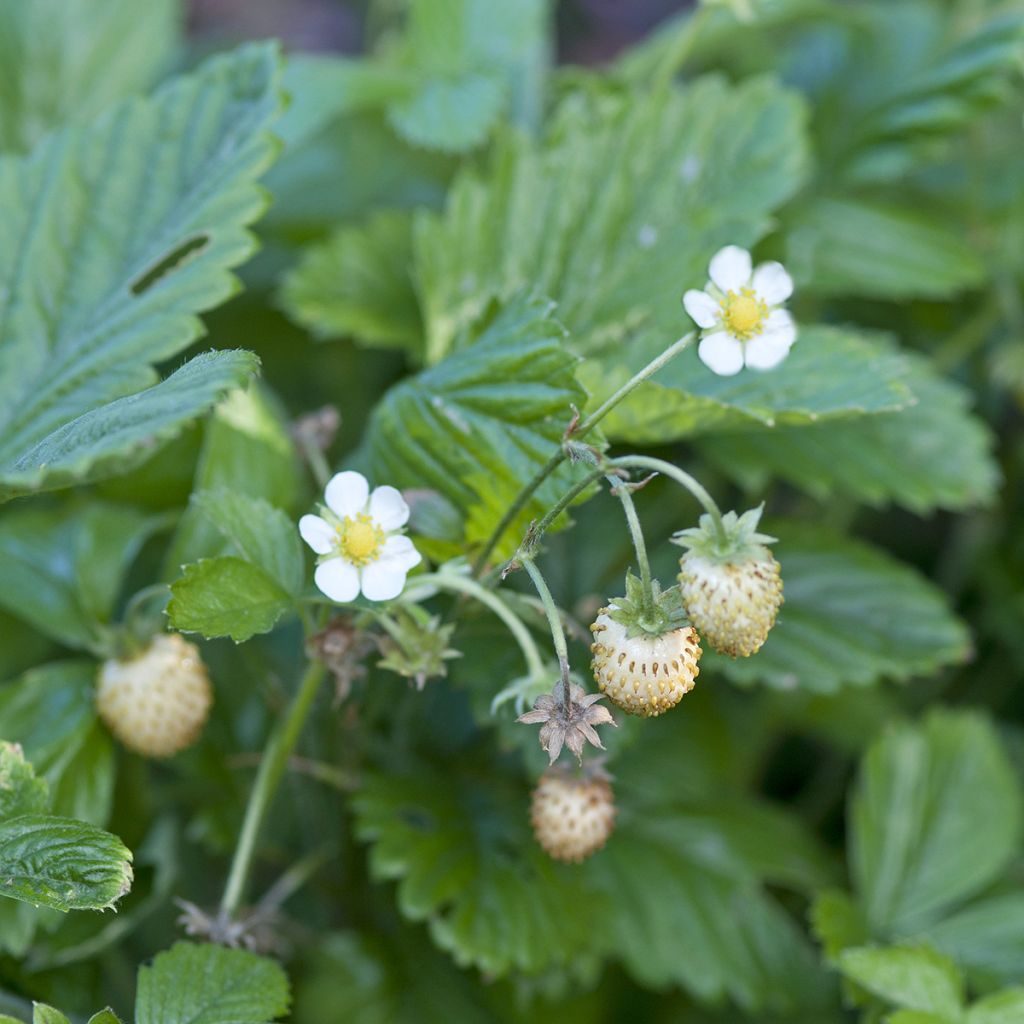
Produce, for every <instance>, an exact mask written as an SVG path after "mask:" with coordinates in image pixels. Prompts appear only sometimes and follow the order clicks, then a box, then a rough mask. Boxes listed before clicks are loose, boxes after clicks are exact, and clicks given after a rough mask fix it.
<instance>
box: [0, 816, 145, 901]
mask: <svg viewBox="0 0 1024 1024" xmlns="http://www.w3.org/2000/svg"><path fill="white" fill-rule="evenodd" d="M131 860H132V855H131V852H130V851H129V850H128V849H127V848H126V847H125V845H124V844H123V843H122V842H121V840H120V839H118V838H117V836H115V835H111V833H109V832H104V831H103V829H100V828H97V827H96V826H95V825H89V824H86V823H85V822H83V821H74V820H73V819H71V818H57V817H52V816H49V815H42V814H24V815H20V816H19V817H16V818H7V819H5V820H3V821H0V895H2V896H9V897H11V898H12V899H16V900H23V901H25V902H26V903H32V904H34V905H35V906H44V907H52V908H53V909H54V910H64V911H67V910H104V909H106V908H108V907H112V906H113V905H114V904H115V903H116V902H117V901H118V900H119V899H120V898H121V897H122V896H123V895H124V894H125V893H126V892H127V891H128V890H129V888H131V884H132V867H131Z"/></svg>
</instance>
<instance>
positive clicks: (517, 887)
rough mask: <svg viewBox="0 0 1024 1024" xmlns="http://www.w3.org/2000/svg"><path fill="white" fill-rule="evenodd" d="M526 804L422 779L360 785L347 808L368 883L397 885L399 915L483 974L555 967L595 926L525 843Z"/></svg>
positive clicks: (488, 788) (477, 780)
mask: <svg viewBox="0 0 1024 1024" xmlns="http://www.w3.org/2000/svg"><path fill="white" fill-rule="evenodd" d="M527 800H528V798H527V794H526V793H525V791H519V790H518V789H517V790H515V791H512V790H511V789H510V788H509V786H508V783H507V782H506V781H503V780H500V779H498V778H495V777H494V775H493V773H489V774H488V775H487V776H486V777H485V776H483V775H480V774H478V775H476V777H474V775H473V774H470V773H459V774H453V775H445V776H444V779H443V780H442V778H441V777H440V776H436V775H434V774H432V773H430V772H429V771H420V772H418V773H417V774H416V775H415V776H408V775H398V774H395V773H394V772H389V773H387V774H374V775H372V776H367V777H365V778H364V784H363V786H362V788H361V789H360V791H359V793H358V794H357V795H356V797H355V800H354V805H355V810H356V822H357V824H356V830H357V834H358V835H359V837H360V838H361V839H363V840H366V841H369V842H371V843H372V844H373V845H372V848H371V850H370V867H371V870H372V872H373V875H374V877H376V878H377V879H395V880H397V881H398V906H399V909H400V910H401V911H402V913H403V914H404V915H405V916H406V917H408V918H409V919H411V920H413V921H427V922H428V923H429V926H430V931H431V935H432V936H433V938H434V941H435V942H436V943H437V944H438V945H439V946H441V947H442V948H443V949H446V950H448V951H449V952H450V953H451V954H452V956H453V957H454V958H455V960H456V962H457V963H459V964H460V965H463V966H465V965H467V964H472V965H474V966H477V967H479V968H480V969H481V970H483V971H486V972H487V973H489V974H495V975H502V974H506V973H507V972H509V971H510V970H513V969H515V970H518V971H523V972H528V973H534V972H537V971H540V970H543V969H545V968H547V967H549V966H552V965H556V964H560V963H564V962H565V961H566V960H567V959H568V958H569V957H570V956H571V955H572V954H573V952H574V951H581V950H582V949H583V948H585V947H586V946H587V945H588V944H589V942H590V935H591V928H592V927H594V926H595V923H596V922H595V921H594V920H592V919H591V917H590V915H588V912H587V903H586V902H585V900H584V899H583V891H582V889H581V887H580V884H579V882H578V879H576V878H574V877H573V874H572V873H571V871H570V870H568V869H565V868H560V867H558V866H556V865H555V864H554V863H553V862H552V861H550V860H548V858H547V857H546V856H545V855H544V854H543V853H542V852H541V849H540V847H539V846H537V845H536V844H535V843H534V841H533V838H532V837H531V836H530V835H529V831H528V830H529V825H528V821H527V814H526V810H525V808H526V806H527Z"/></svg>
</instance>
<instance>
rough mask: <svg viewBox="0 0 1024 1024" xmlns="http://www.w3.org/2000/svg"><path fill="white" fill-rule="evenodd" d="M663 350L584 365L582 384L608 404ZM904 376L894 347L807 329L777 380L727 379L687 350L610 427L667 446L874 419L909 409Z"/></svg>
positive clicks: (648, 344)
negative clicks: (719, 435)
mask: <svg viewBox="0 0 1024 1024" xmlns="http://www.w3.org/2000/svg"><path fill="white" fill-rule="evenodd" d="M665 347H666V346H665V344H664V338H659V337H657V336H655V335H651V334H647V335H645V336H643V337H640V338H636V339H634V341H633V342H632V343H631V344H630V346H629V347H628V348H627V349H625V350H616V351H613V352H611V353H609V354H608V355H606V356H603V357H601V358H599V359H590V360H587V362H586V363H584V365H583V367H582V369H581V371H580V379H581V380H582V381H583V383H584V385H586V386H588V387H590V388H591V389H594V390H595V393H596V385H597V383H598V382H601V394H602V395H603V394H605V393H610V392H611V391H613V390H614V389H615V388H616V387H618V386H620V385H621V384H624V383H625V382H626V381H627V380H628V379H629V378H630V377H631V376H632V375H633V373H635V372H636V371H637V370H639V369H640V368H641V367H642V366H643V365H644V364H645V363H647V362H649V361H650V360H651V359H653V358H654V357H655V356H657V355H658V354H659V353H660V352H661V351H663V350H664V348H665ZM627 360H628V362H627ZM907 377H908V364H907V362H906V360H905V359H904V358H903V357H902V356H901V355H900V354H898V353H897V352H895V351H894V350H893V348H892V347H891V346H889V345H885V344H882V343H881V342H879V341H878V340H877V339H873V338H870V337H869V336H866V335H864V334H859V333H856V332H854V331H852V330H848V329H838V328H834V327H819V326H807V327H801V328H800V333H799V335H798V338H797V343H796V345H795V346H794V347H793V350H792V351H791V352H790V354H789V356H788V357H787V359H786V361H785V362H784V363H783V364H782V365H781V366H779V367H777V368H776V369H774V370H772V371H771V372H770V373H761V372H759V371H757V370H743V371H741V372H740V373H739V374H737V375H736V376H734V377H720V376H719V375H718V374H716V373H713V372H712V371H711V370H709V369H708V368H707V367H706V366H705V365H704V364H703V363H702V362H701V361H700V359H699V358H698V356H697V353H696V350H695V349H689V350H688V351H685V352H683V353H682V354H681V355H679V356H676V358H675V359H673V360H672V361H671V362H670V363H669V364H668V365H667V366H666V367H665V368H664V369H663V370H661V371H659V373H658V374H657V375H656V377H655V378H654V379H653V380H651V381H648V382H647V383H645V384H643V385H641V386H640V387H639V388H637V390H636V391H635V392H633V394H632V395H630V396H629V398H627V399H626V400H625V401H624V402H622V403H621V404H620V405H618V406H616V408H615V409H613V410H612V412H611V413H610V414H609V416H608V417H607V418H606V419H605V420H604V421H603V427H604V429H605V432H606V433H607V434H608V435H609V436H610V437H613V438H616V439H619V440H623V441H629V442H632V443H636V444H663V443H664V442H665V441H668V440H671V439H673V438H683V437H691V436H694V435H700V434H707V433H712V432H716V431H720V430H728V429H736V428H740V429H742V428H744V427H749V426H751V425H754V424H756V425H758V426H760V427H764V426H768V427H774V426H777V425H778V426H785V425H796V424H800V425H803V424H807V423H815V422H818V421H824V420H832V419H841V420H842V419H851V418H855V417H860V416H864V415H876V414H879V413H886V412H893V411H895V410H899V409H903V408H905V407H906V406H908V405H909V404H911V402H912V401H913V396H912V395H911V393H910V389H909V388H908V387H907V383H906V380H907Z"/></svg>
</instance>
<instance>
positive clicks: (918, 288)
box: [786, 196, 985, 299]
mask: <svg viewBox="0 0 1024 1024" xmlns="http://www.w3.org/2000/svg"><path fill="white" fill-rule="evenodd" d="M949 221H950V218H949V217H948V216H945V217H943V216H939V215H938V214H937V213H936V212H935V211H927V210H919V209H916V208H911V207H905V206H903V207H897V206H892V205H887V204H884V203H879V202H875V201H872V200H868V199H863V198H852V197H845V196H844V197H842V198H830V197H824V196H822V197H817V198H814V199H811V200H809V201H807V202H804V203H801V204H799V205H797V206H796V207H795V209H794V212H793V215H792V216H791V218H790V220H789V223H788V225H787V237H786V268H787V269H788V270H789V271H790V273H791V274H793V276H794V278H795V279H796V280H797V281H798V283H799V286H800V287H801V289H803V288H806V289H807V290H808V291H814V292H818V293H821V294H824V295H857V296H866V297H868V298H878V299H912V298H947V297H949V296H950V295H953V294H955V293H956V292H958V291H962V290H964V289H965V288H970V287H973V286H975V285H977V284H979V283H980V282H981V281H982V280H983V279H984V277H985V266H984V264H983V263H982V261H981V259H980V257H979V256H978V255H977V252H976V251H975V249H974V248H973V247H972V246H971V245H970V244H969V243H968V242H967V241H966V240H965V239H964V237H963V233H962V232H960V231H957V229H956V226H955V225H954V224H950V223H949Z"/></svg>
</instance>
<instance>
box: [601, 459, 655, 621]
mask: <svg viewBox="0 0 1024 1024" xmlns="http://www.w3.org/2000/svg"><path fill="white" fill-rule="evenodd" d="M608 483H609V484H611V488H612V494H614V495H615V496H616V497H617V498H618V499H619V501H621V502H622V511H623V512H625V513H626V522H627V523H628V524H629V534H630V536H631V537H632V538H633V550H634V551H635V552H636V564H637V566H638V568H639V569H640V585H641V587H642V588H643V595H644V596H643V614H644V617H645V618H647V617H650V616H651V615H653V613H654V592H653V590H652V588H651V563H650V562H649V561H648V559H647V545H646V544H645V543H644V531H643V530H642V529H641V527H640V519H639V517H638V516H637V514H636V505H635V504H634V503H633V496H632V495H631V494H630V493H629V488H628V487H627V486H626V484H625V483H624V482H623V481H622V480H620V479H619V478H618V477H615V476H609V477H608Z"/></svg>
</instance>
